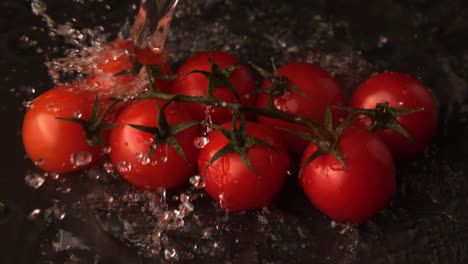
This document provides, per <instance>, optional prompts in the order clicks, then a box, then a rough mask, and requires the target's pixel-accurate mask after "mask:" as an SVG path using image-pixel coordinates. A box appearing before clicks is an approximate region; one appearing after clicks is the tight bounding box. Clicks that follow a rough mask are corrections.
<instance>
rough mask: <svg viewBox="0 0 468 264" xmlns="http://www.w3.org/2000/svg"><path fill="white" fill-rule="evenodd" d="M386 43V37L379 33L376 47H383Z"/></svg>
mask: <svg viewBox="0 0 468 264" xmlns="http://www.w3.org/2000/svg"><path fill="white" fill-rule="evenodd" d="M387 43H388V38H387V37H386V36H384V35H380V36H379V39H378V40H377V47H379V48H383V47H384V46H385V45H386V44H387Z"/></svg>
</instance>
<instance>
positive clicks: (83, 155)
mask: <svg viewBox="0 0 468 264" xmlns="http://www.w3.org/2000/svg"><path fill="white" fill-rule="evenodd" d="M91 161H93V154H91V153H89V152H76V153H73V154H71V156H70V162H71V163H72V164H73V165H75V166H76V167H80V166H85V165H88V164H90V163H91Z"/></svg>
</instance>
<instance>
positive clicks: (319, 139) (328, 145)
mask: <svg viewBox="0 0 468 264" xmlns="http://www.w3.org/2000/svg"><path fill="white" fill-rule="evenodd" d="M353 120H354V119H353ZM353 122H354V121H347V120H345V121H344V122H343V123H341V125H343V126H341V127H340V126H338V127H337V128H334V127H333V117H332V113H331V110H330V107H327V110H326V112H325V120H324V123H323V126H324V128H325V131H326V133H324V134H319V135H315V134H311V133H307V132H303V131H298V130H292V129H287V128H278V129H281V130H285V131H288V132H291V133H294V134H296V135H298V136H300V137H302V138H304V139H306V140H308V141H310V142H312V143H314V144H315V145H316V146H317V150H316V151H315V152H314V153H313V154H312V155H310V157H308V158H307V160H306V161H305V162H304V164H303V165H302V166H301V168H300V170H299V175H301V174H302V171H303V170H304V168H305V167H307V166H308V165H309V164H310V163H311V162H312V161H314V160H315V159H316V158H317V157H319V156H321V155H323V154H330V155H332V156H333V157H335V158H336V159H337V160H338V161H339V162H340V163H341V165H343V167H344V168H345V169H348V167H347V166H346V163H345V162H344V159H343V156H342V155H341V153H340V151H339V149H338V143H339V135H340V134H341V132H342V131H343V130H344V129H345V126H346V127H347V126H349V125H351V124H352V123H353Z"/></svg>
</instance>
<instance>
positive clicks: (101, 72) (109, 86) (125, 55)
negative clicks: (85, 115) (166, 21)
mask: <svg viewBox="0 0 468 264" xmlns="http://www.w3.org/2000/svg"><path fill="white" fill-rule="evenodd" d="M132 57H133V58H134V59H136V61H138V62H139V63H141V64H143V65H145V64H158V65H160V67H161V68H160V70H161V72H162V73H164V74H166V75H171V74H172V71H171V69H170V63H169V61H168V59H167V57H165V56H164V55H157V54H155V53H154V52H153V51H152V50H151V49H150V48H149V47H145V48H143V49H138V48H134V47H133V46H132V43H131V42H130V41H127V40H121V39H117V40H115V41H114V42H112V43H111V44H110V45H109V46H107V47H104V49H103V50H102V51H101V52H100V53H99V54H97V55H96V65H95V66H94V68H93V70H92V71H91V73H90V74H89V75H88V77H87V79H86V81H87V83H88V84H89V85H91V86H92V87H96V88H97V90H98V91H112V90H113V89H115V88H119V87H123V88H128V89H127V90H124V91H125V92H127V94H128V93H129V92H142V89H143V88H145V87H139V86H138V81H137V79H136V75H135V74H131V73H127V74H122V75H119V76H114V74H116V73H119V72H121V71H123V70H126V69H132V68H133V63H132V61H131V58H132ZM145 78H146V76H145ZM154 85H155V87H156V89H158V90H160V91H166V90H167V89H168V86H169V85H170V81H167V80H160V79H155V80H154ZM136 88H139V89H140V90H138V89H137V90H136V91H133V90H134V89H136ZM131 89H133V90H131ZM112 95H113V96H115V95H116V94H112ZM118 95H121V94H118Z"/></svg>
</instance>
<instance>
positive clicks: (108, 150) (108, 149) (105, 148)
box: [102, 146, 112, 154]
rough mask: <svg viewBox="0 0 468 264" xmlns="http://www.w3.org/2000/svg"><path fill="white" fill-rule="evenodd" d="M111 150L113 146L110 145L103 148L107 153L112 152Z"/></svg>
mask: <svg viewBox="0 0 468 264" xmlns="http://www.w3.org/2000/svg"><path fill="white" fill-rule="evenodd" d="M111 151H112V148H111V147H109V146H105V147H103V148H102V152H104V153H106V154H109V153H111Z"/></svg>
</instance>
